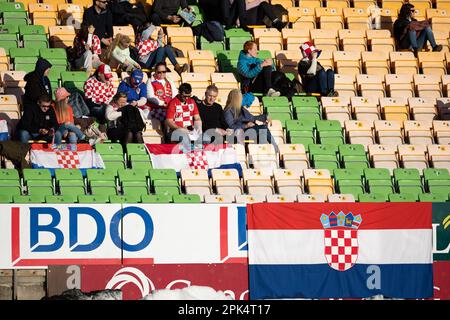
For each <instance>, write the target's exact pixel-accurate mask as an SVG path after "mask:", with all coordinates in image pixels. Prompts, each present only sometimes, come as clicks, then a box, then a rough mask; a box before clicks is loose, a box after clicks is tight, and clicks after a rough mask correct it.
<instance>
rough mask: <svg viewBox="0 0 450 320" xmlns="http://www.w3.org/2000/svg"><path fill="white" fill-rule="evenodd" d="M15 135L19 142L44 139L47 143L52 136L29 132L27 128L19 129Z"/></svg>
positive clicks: (50, 140)
mask: <svg viewBox="0 0 450 320" xmlns="http://www.w3.org/2000/svg"><path fill="white" fill-rule="evenodd" d="M17 137H18V139H19V141H20V142H22V143H28V140H45V141H47V142H48V143H50V142H52V140H53V136H52V135H49V134H46V135H42V134H40V133H30V132H29V131H27V130H19V131H18V132H17Z"/></svg>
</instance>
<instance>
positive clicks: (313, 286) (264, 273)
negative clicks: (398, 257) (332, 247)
mask: <svg viewBox="0 0 450 320" xmlns="http://www.w3.org/2000/svg"><path fill="white" fill-rule="evenodd" d="M377 281H378V283H379V287H374V286H376V285H377ZM249 283H250V287H249V292H250V299H276V298H366V297H371V296H375V295H378V294H382V295H384V296H385V297H391V298H413V299H419V298H430V297H433V266H432V264H380V265H368V264H356V265H354V266H353V267H352V268H350V269H348V270H347V271H337V270H334V269H332V268H331V267H330V266H328V265H327V264H310V265H281V264H280V265H249Z"/></svg>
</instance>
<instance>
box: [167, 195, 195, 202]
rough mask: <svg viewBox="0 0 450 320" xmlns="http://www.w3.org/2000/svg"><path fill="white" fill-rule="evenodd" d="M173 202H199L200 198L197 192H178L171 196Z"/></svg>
mask: <svg viewBox="0 0 450 320" xmlns="http://www.w3.org/2000/svg"><path fill="white" fill-rule="evenodd" d="M173 202H174V203H201V202H202V200H201V199H200V196H199V195H198V194H179V195H174V196H173Z"/></svg>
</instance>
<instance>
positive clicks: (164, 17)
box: [150, 0, 191, 26]
mask: <svg viewBox="0 0 450 320" xmlns="http://www.w3.org/2000/svg"><path fill="white" fill-rule="evenodd" d="M180 7H181V8H182V9H183V10H189V11H190V10H191V9H190V8H189V7H188V4H187V0H155V1H154V2H153V6H152V16H151V19H150V20H151V22H152V24H153V25H155V26H159V25H161V24H178V23H180V22H181V20H182V19H181V17H180V16H179V15H177V13H178V10H179V9H180Z"/></svg>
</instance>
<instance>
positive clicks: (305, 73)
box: [298, 42, 337, 97]
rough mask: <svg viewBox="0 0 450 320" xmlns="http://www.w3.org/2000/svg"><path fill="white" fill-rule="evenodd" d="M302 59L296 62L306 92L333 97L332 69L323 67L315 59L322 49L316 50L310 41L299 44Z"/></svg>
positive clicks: (334, 94)
mask: <svg viewBox="0 0 450 320" xmlns="http://www.w3.org/2000/svg"><path fill="white" fill-rule="evenodd" d="M300 49H301V51H302V54H303V59H302V60H300V62H299V63H298V74H299V75H300V77H301V78H302V85H303V88H304V90H305V92H306V93H308V94H311V93H316V94H320V95H322V96H329V97H334V96H337V92H336V91H334V71H333V70H331V69H328V70H326V71H325V69H324V67H323V66H322V65H321V64H320V62H319V61H318V60H317V59H318V58H319V55H320V53H321V52H322V51H320V50H317V48H316V47H314V45H313V44H312V43H311V42H305V43H304V44H302V45H301V46H300Z"/></svg>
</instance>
